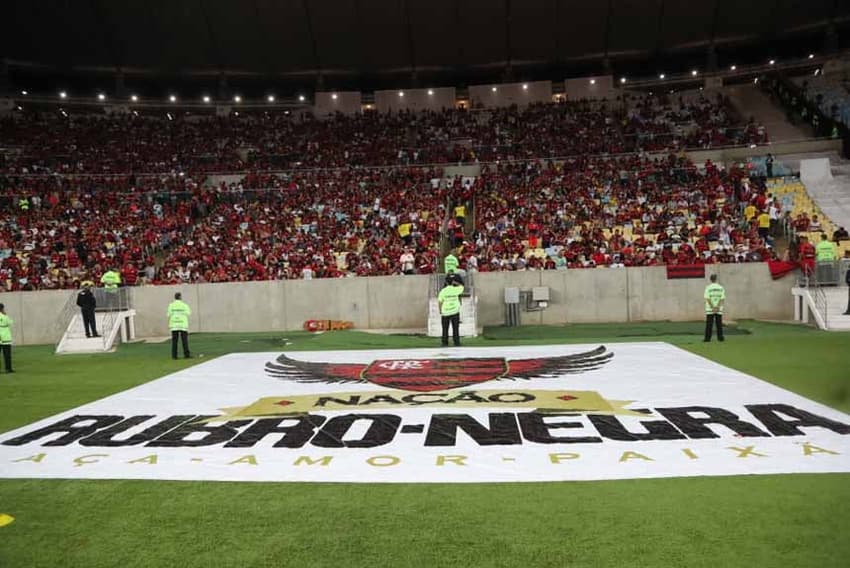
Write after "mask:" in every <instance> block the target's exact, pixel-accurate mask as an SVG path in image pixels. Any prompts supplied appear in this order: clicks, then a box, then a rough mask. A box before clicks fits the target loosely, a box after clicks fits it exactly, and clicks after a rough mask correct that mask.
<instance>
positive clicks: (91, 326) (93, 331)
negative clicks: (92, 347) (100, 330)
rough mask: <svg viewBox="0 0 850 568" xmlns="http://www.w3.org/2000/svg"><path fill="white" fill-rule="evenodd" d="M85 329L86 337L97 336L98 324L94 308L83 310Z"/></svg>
mask: <svg viewBox="0 0 850 568" xmlns="http://www.w3.org/2000/svg"><path fill="white" fill-rule="evenodd" d="M82 312H83V327H85V328H86V337H92V336H96V335H97V323H96V322H95V319H94V308H82Z"/></svg>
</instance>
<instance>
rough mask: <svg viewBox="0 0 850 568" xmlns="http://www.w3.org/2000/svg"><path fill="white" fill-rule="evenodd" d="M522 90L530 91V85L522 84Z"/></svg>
mask: <svg viewBox="0 0 850 568" xmlns="http://www.w3.org/2000/svg"><path fill="white" fill-rule="evenodd" d="M522 90H523V91H527V90H528V83H523V84H522Z"/></svg>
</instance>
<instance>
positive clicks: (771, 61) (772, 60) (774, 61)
mask: <svg viewBox="0 0 850 568" xmlns="http://www.w3.org/2000/svg"><path fill="white" fill-rule="evenodd" d="M768 63H769V64H771V65H773V64H774V63H776V60H775V59H771V60H770V61H768Z"/></svg>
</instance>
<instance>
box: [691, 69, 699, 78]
mask: <svg viewBox="0 0 850 568" xmlns="http://www.w3.org/2000/svg"><path fill="white" fill-rule="evenodd" d="M697 74H699V71H697V70H696V69H694V70H693V71H691V77H696V76H697Z"/></svg>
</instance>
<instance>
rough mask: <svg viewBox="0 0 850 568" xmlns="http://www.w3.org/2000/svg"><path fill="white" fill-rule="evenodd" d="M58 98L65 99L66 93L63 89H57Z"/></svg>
mask: <svg viewBox="0 0 850 568" xmlns="http://www.w3.org/2000/svg"><path fill="white" fill-rule="evenodd" d="M59 98H60V99H67V98H68V93H66V92H65V91H59Z"/></svg>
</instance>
